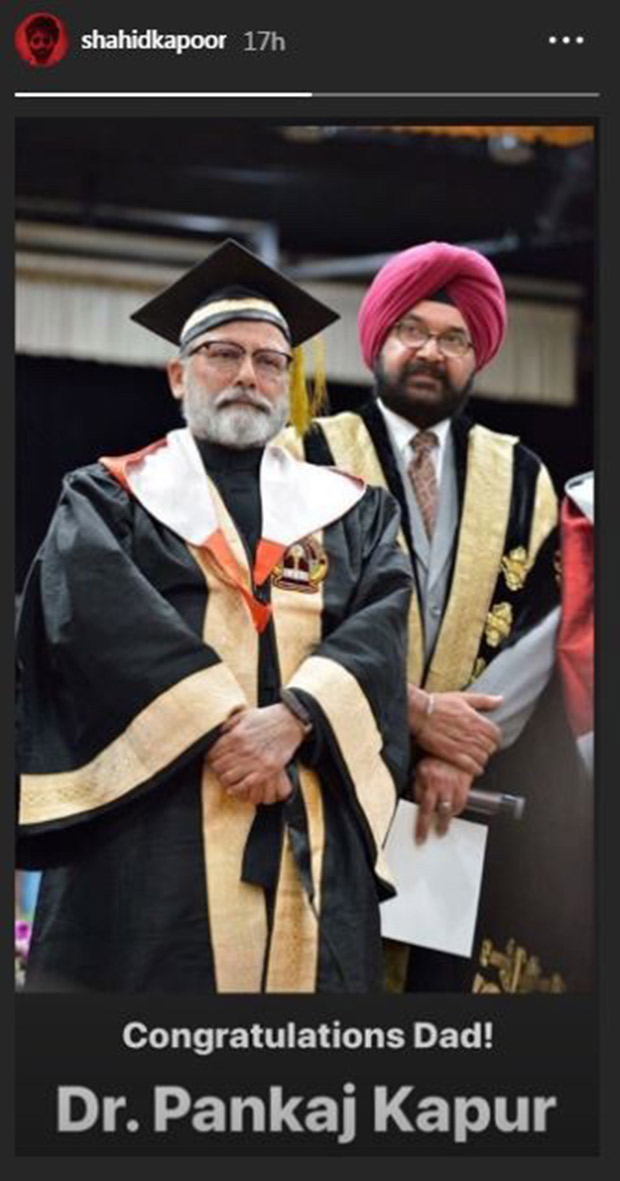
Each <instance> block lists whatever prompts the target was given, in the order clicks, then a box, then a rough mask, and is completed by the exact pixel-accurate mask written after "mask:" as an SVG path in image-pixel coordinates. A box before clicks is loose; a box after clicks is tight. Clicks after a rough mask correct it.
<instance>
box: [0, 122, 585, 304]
mask: <svg viewBox="0 0 620 1181" xmlns="http://www.w3.org/2000/svg"><path fill="white" fill-rule="evenodd" d="M479 131H480V133H479V134H477V133H476V129H472V128H463V134H457V132H458V128H457V127H454V126H453V125H451V126H450V127H449V128H444V129H442V128H437V127H434V128H428V129H421V128H420V129H419V130H418V129H416V128H413V127H409V126H408V127H399V128H396V127H395V128H388V127H370V126H361V125H359V124H350V125H339V126H338V127H330V126H321V127H317V126H314V125H289V126H284V125H282V124H275V123H266V122H264V121H258V120H256V121H255V120H249V119H246V120H235V119H229V120H214V119H200V118H183V119H181V118H170V119H163V120H162V119H153V118H150V119H134V118H114V119H109V118H106V119H97V118H83V119H80V118H71V119H66V118H63V119H58V118H45V119H19V120H18V121H17V154H16V190H17V214H18V217H20V218H22V219H23V218H32V219H34V220H37V221H41V220H49V221H55V222H64V223H69V224H74V225H75V224H78V225H83V226H105V227H108V228H120V229H122V230H126V231H131V232H133V233H135V232H136V231H140V232H145V231H149V230H160V231H161V230H162V229H165V230H167V231H168V232H174V234H175V235H178V237H179V238H180V239H181V238H182V237H183V236H184V235H190V234H191V235H192V236H194V237H195V235H196V233H201V232H204V234H205V236H210V237H212V236H213V235H214V234H215V235H216V236H219V237H225V236H226V235H227V234H229V233H232V234H234V235H235V236H238V237H240V238H241V240H245V241H246V242H247V244H248V245H250V246H252V247H253V248H254V249H257V250H259V252H260V253H261V254H262V255H263V257H265V258H266V259H267V260H268V261H272V262H279V263H280V264H282V265H285V266H286V267H287V268H288V269H290V270H291V272H292V273H295V271H296V273H297V274H298V276H299V277H300V278H302V277H304V276H305V270H304V268H308V267H311V268H312V274H313V277H315V278H320V277H328V276H329V277H331V278H338V277H342V278H344V279H346V278H347V277H354V278H356V279H357V280H358V281H359V279H360V278H365V277H366V276H367V275H369V274H371V273H373V271H374V270H376V268H377V265H378V263H377V258H378V259H379V260H380V259H381V257H382V256H384V255H387V254H389V253H390V252H393V251H397V250H400V249H403V248H404V247H405V246H408V245H411V244H413V243H415V242H419V241H423V240H425V239H429V238H436V239H445V240H448V241H453V242H459V243H463V244H473V245H477V246H479V247H481V248H482V249H483V250H484V251H485V253H487V254H488V255H489V256H490V257H492V258H493V259H494V261H495V262H496V264H497V265H498V266H499V267H500V269H501V270H502V271H503V272H506V273H508V274H511V275H529V276H531V277H538V278H539V279H540V278H547V279H562V280H572V281H579V282H581V283H583V284H585V286H586V287H589V286H590V285H591V271H592V242H593V227H594V209H595V189H594V186H595V170H594V144H593V143H592V142H591V137H592V130H591V128H585V129H584V128H581V129H579V128H568V129H564V130H563V132H562V129H557V132H559V134H555V140H556V141H557V142H545V140H552V139H553V135H554V131H555V129H553V128H544V127H542V126H541V127H540V128H539V129H538V132H540V133H545V140H541V139H540V138H538V137H536V138H534V135H536V136H537V132H536V129H535V131H534V133H532V129H524V131H523V135H522V136H519V134H518V129H515V128H510V129H502V128H499V127H498V128H489V127H485V128H484V129H482V128H481V129H479ZM490 132H493V133H495V132H496V134H489V133H490ZM579 141H581V142H579ZM560 144H561V145H562V146H560ZM564 144H567V146H564ZM205 219H206V220H205ZM297 267H299V269H298V270H297ZM306 277H308V276H307V275H306Z"/></svg>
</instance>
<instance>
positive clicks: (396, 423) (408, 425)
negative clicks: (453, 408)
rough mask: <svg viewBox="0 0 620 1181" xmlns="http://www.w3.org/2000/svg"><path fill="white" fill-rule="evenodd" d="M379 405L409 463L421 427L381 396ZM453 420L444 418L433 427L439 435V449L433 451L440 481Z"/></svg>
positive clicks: (394, 438)
mask: <svg viewBox="0 0 620 1181" xmlns="http://www.w3.org/2000/svg"><path fill="white" fill-rule="evenodd" d="M377 406H378V407H379V409H380V411H381V413H382V415H383V417H384V419H385V422H386V425H387V428H388V431H389V432H390V435H391V437H392V440H393V442H394V445H395V447H396V448H397V449H398V451H399V453H400V455H401V456H402V458H403V460H404V461H405V464H407V463H408V461H409V460H410V459H411V451H410V450H409V448H410V445H411V442H412V440H413V439H414V438H415V436H416V435H417V434H418V431H419V430H420V428H419V427H417V426H414V425H413V423H412V422H409V420H408V419H407V418H403V417H402V415H401V414H395V413H394V411H393V410H390V409H389V407H388V406H386V405H385V403H384V402H382V401H381V398H377ZM451 421H452V420H451V419H450V418H443V419H442V420H441V422H436V423H434V425H433V427H432V430H433V432H434V433H435V434H436V435H437V440H438V446H437V449H436V451H435V452H434V453H433V458H434V460H435V470H436V472H437V482H438V483H439V480H440V478H441V468H442V464H443V457H444V453H445V447H446V440H447V438H448V431H449V430H450V423H451Z"/></svg>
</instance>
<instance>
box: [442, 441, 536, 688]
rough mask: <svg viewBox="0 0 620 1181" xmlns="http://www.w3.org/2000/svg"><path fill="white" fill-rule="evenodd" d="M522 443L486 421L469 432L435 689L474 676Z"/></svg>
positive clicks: (460, 684)
mask: <svg viewBox="0 0 620 1181" xmlns="http://www.w3.org/2000/svg"><path fill="white" fill-rule="evenodd" d="M516 442H517V440H516V438H515V437H514V436H512V435H499V434H496V433H495V432H494V431H489V430H487V429H486V427H482V426H474V427H472V429H471V431H470V432H469V439H468V452H467V479H466V484H465V498H464V502H463V511H462V514H461V526H460V530H459V535H458V546H457V551H456V559H455V564H454V576H453V580H452V586H451V589H450V594H449V597H448V602H447V604H446V609H445V611H444V616H443V621H442V625H441V630H440V632H439V636H438V638H437V643H436V645H435V651H434V653H433V657H432V660H431V665H430V669H429V673H428V676H427V678H426V680H425V682H424V687H425V689H427V690H428V691H429V692H444V691H447V690H450V689H461V688H463V687H464V686H466V685H467V684H468V683H469V681H470V678H471V674H472V669H473V667H474V664H475V661H476V657H477V655H478V650H479V648H480V641H481V637H482V634H483V632H484V628H485V624H486V619H487V614H488V611H489V608H490V606H491V602H492V598H493V592H494V590H495V586H496V583H497V578H498V572H499V569H500V564H501V560H502V556H503V554H504V549H505V539H506V528H507V525H508V518H509V513H510V502H511V496H512V478H513V452H514V446H515V443H516Z"/></svg>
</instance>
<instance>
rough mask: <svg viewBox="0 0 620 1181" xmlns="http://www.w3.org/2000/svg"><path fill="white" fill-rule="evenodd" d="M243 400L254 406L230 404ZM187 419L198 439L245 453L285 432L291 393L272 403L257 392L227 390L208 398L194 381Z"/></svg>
mask: <svg viewBox="0 0 620 1181" xmlns="http://www.w3.org/2000/svg"><path fill="white" fill-rule="evenodd" d="M239 396H241V397H243V398H244V399H247V401H248V403H252V404H251V405H249V404H248V405H238V404H233V405H231V404H230V403H231V402H232V400H233V399H234V398H237V397H239ZM181 409H182V413H183V417H184V419H185V421H186V423H187V425H188V427H189V429H190V431H191V432H192V434H193V435H195V436H196V438H197V439H207V440H208V441H209V442H210V443H219V444H220V446H221V447H233V448H236V449H237V450H243V449H244V448H245V447H262V446H264V445H265V443H268V442H269V440H270V439H273V438H275V436H276V435H277V434H278V433H279V432H280V431H281V430H282V427H283V426H285V425H286V420H287V418H288V392H287V391H284V392H283V393H282V396H281V397H280V398H278V400H277V401H275V402H272V401H270V400H269V399H268V398H265V397H263V395H262V394H259V393H257V392H256V391H255V390H247V389H239V388H236V389H231V388H228V389H224V390H222V391H221V393H219V394H217V396H216V397H208V396H207V395H205V393H204V391H203V390H202V389H201V388H200V387H199V386H198V385H196V384H195V383H194V382H193V381H191V379H189V380H188V381H187V383H186V387H185V395H184V397H183V401H182V404H181Z"/></svg>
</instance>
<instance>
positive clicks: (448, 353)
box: [394, 320, 474, 358]
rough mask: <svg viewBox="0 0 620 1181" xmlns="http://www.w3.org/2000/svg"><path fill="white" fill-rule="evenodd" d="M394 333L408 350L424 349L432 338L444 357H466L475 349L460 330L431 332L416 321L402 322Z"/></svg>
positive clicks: (395, 328) (396, 325)
mask: <svg viewBox="0 0 620 1181" xmlns="http://www.w3.org/2000/svg"><path fill="white" fill-rule="evenodd" d="M394 332H395V333H396V335H397V337H398V339H399V341H400V343H401V344H404V345H405V348H408V349H423V348H424V346H425V345H427V344H428V342H429V340H430V339H431V338H432V339H433V340H434V341H435V342H436V344H437V348H438V349H439V352H440V353H441V355H442V357H448V358H456V357H464V356H465V353H466V352H467V350H468V349H471V348H473V347H474V346H473V344H472V342H471V340H468V339H467V337H466V336H465V335H464V334H463V333H462V332H459V331H458V329H457V330H455V331H448V332H429V330H428V328H426V327H425V326H424V324H418V323H417V322H416V321H415V320H402V321H401V323H400V324H395V326H394Z"/></svg>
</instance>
